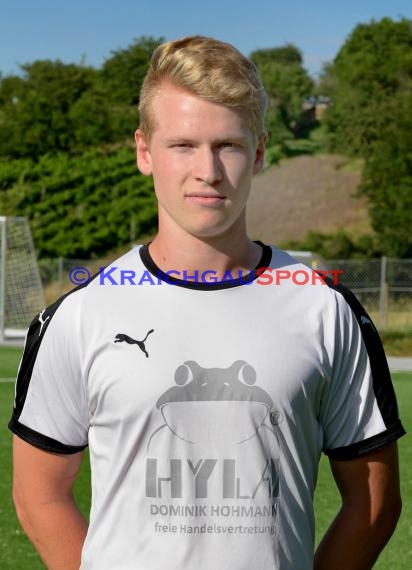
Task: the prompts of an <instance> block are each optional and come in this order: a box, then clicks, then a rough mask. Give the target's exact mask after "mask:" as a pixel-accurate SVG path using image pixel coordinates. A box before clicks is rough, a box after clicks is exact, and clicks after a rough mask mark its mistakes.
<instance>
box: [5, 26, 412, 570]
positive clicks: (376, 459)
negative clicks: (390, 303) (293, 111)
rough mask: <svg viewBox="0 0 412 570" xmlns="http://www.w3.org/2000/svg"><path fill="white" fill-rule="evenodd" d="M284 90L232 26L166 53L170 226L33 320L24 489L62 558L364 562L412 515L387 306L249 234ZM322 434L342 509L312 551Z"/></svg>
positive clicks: (164, 174) (48, 552)
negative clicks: (378, 312)
mask: <svg viewBox="0 0 412 570" xmlns="http://www.w3.org/2000/svg"><path fill="white" fill-rule="evenodd" d="M265 106H266V97H265V93H264V89H263V87H262V85H261V82H260V79H259V77H258V74H257V72H256V69H255V68H254V66H253V64H252V63H251V62H250V61H249V60H247V59H246V58H245V57H243V56H242V55H241V54H240V53H239V52H238V51H237V50H236V49H234V48H233V47H232V46H230V45H227V44H224V43H222V42H219V41H216V40H213V39H210V38H204V37H190V38H184V39H182V40H178V41H175V42H170V43H166V44H164V45H162V46H160V47H159V48H158V49H157V50H156V52H155V53H154V55H153V58H152V62H151V67H150V69H149V71H148V74H147V76H146V79H145V82H144V85H143V88H142V92H141V100H140V112H141V126H140V129H139V130H138V131H137V133H136V143H137V163H138V167H139V169H140V170H141V172H142V173H143V174H145V175H152V176H153V178H154V184H155V191H156V196H157V200H158V207H159V230H158V234H157V235H156V237H155V238H154V240H153V241H152V242H151V243H150V244H149V245H148V246H142V247H140V248H136V249H135V250H133V251H132V252H130V253H128V254H126V255H125V256H123V257H122V258H121V259H120V260H118V261H117V262H116V263H114V264H113V265H112V266H111V267H110V268H108V269H106V270H105V271H104V272H101V273H100V275H98V276H96V277H95V278H94V279H93V280H92V281H90V282H89V283H88V284H87V285H86V286H84V287H80V288H78V289H76V290H74V291H73V292H71V293H69V294H68V295H66V296H65V297H64V298H63V299H60V300H58V301H57V302H56V303H55V304H54V305H52V306H51V307H49V308H48V309H46V311H45V313H43V315H42V322H41V323H40V321H39V319H37V318H36V319H35V320H34V321H33V323H32V326H31V328H30V331H29V334H28V338H27V343H26V349H25V355H24V358H23V361H22V364H21V367H20V371H19V377H18V381H17V391H16V402H15V407H14V411H13V418H12V420H11V422H10V428H11V429H12V431H14V433H15V434H16V437H15V440H14V466H15V467H14V470H15V471H14V499H15V503H16V508H17V513H18V516H19V519H20V521H21V524H22V526H23V528H24V529H25V531H26V532H27V534H28V536H29V537H30V539H31V540H32V541H33V543H34V544H35V546H36V548H37V549H38V551H39V552H40V554H41V556H42V558H43V560H44V562H45V564H46V565H47V567H48V568H50V569H52V570H63V569H64V570H69V569H70V570H74V569H75V568H76V569H77V568H79V565H80V568H81V569H82V570H135V569H137V568H139V569H142V570H157V569H159V568H168V569H169V570H183V569H188V570H189V569H190V570H192V569H194V568H198V569H199V570H212V569H213V570H215V569H216V568H219V569H225V570H246V569H247V570H249V569H252V568H253V569H255V570H273V569H278V570H292V569H293V570H309V569H311V568H313V566H314V567H315V568H316V570H330V569H331V568H333V570H340V569H342V570H343V569H344V570H355V569H356V570H366V569H369V568H371V567H372V565H373V563H374V561H375V560H376V558H377V556H378V554H379V552H380V550H381V549H382V548H383V546H384V545H385V543H386V542H387V540H388V539H389V537H390V535H391V534H392V532H393V530H394V528H395V526H396V523H397V520H398V517H399V513H400V494H399V477H398V460H397V451H396V443H395V441H396V439H397V438H399V437H400V436H401V435H403V433H404V431H403V428H402V425H401V423H400V421H399V418H398V413H397V406H396V400H395V395H394V392H393V389H392V385H391V381H390V377H389V372H388V368H387V364H386V360H385V356H384V353H383V351H382V347H381V344H380V341H379V337H378V335H377V332H376V330H375V328H374V326H373V324H372V322H371V321H370V319H369V317H368V316H367V315H366V313H365V311H364V310H363V308H362V307H361V306H360V305H359V303H358V302H357V301H356V299H354V297H353V296H352V295H351V294H350V293H349V292H347V291H345V290H344V289H342V288H339V287H338V286H335V285H333V283H331V282H327V283H325V282H323V281H322V280H321V279H319V278H317V276H316V275H315V274H314V273H312V272H311V271H310V270H309V269H307V268H305V267H304V266H302V265H300V264H299V263H298V262H296V261H295V260H294V259H292V258H290V257H289V256H288V255H286V254H285V253H283V252H281V251H279V250H277V249H276V248H274V247H273V248H271V247H268V246H266V245H263V244H262V243H260V242H253V241H251V240H250V239H249V238H248V236H247V232H246V224H245V208H246V202H247V198H248V194H249V190H250V184H251V178H252V176H253V174H255V173H257V172H259V171H260V170H261V168H262V165H263V157H264V145H265V138H266V136H265V131H264V113H265ZM281 272H283V273H281ZM287 272H289V275H290V276H293V273H294V272H299V275H300V276H299V279H293V278H289V279H284V278H283V279H282V280H281V279H280V277H281V276H282V275H283V277H285V275H287ZM296 275H297V273H296ZM302 275H303V276H304V277H307V280H306V279H305V281H307V282H306V284H305V285H299V282H301V281H302ZM87 445H88V446H89V448H90V458H91V469H92V510H91V516H90V524H89V525H88V524H87V523H86V522H85V520H84V519H83V517H82V516H81V514H80V512H79V511H78V509H77V507H76V505H75V503H74V501H73V497H72V487H73V482H74V480H75V478H76V475H77V473H78V470H79V466H80V461H81V456H82V450H83V449H84V448H85V447H86V446H87ZM322 451H323V452H325V453H326V454H327V455H328V456H329V458H330V463H331V467H332V473H333V476H334V478H335V481H336V484H337V486H338V488H339V491H340V493H341V495H342V507H341V509H340V510H339V512H338V513H337V516H336V518H335V520H334V521H333V523H332V524H331V527H330V529H329V531H328V532H327V534H326V536H325V537H324V539H323V541H322V543H321V545H320V547H319V549H318V551H317V553H316V557H315V560H314V554H313V541H314V528H313V527H314V523H313V506H312V499H313V492H314V488H315V484H316V477H317V469H318V462H319V457H320V454H321V452H322Z"/></svg>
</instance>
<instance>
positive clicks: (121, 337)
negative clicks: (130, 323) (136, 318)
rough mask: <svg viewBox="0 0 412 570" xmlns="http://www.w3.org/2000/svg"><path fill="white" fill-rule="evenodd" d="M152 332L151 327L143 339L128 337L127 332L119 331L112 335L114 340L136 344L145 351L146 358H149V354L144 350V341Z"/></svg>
mask: <svg viewBox="0 0 412 570" xmlns="http://www.w3.org/2000/svg"><path fill="white" fill-rule="evenodd" d="M152 332H154V329H151V330H150V331H149V332H148V333H147V335H146V336H145V337H144V339H143V340H135V339H134V338H132V337H130V336H129V335H127V334H123V333H119V334H117V335H116V336H115V337H114V342H127V344H137V346H138V347H139V348H140V350H141V351H142V352H144V353H145V355H146V358H149V354H148V352H147V350H146V347H145V344H144V343H145V342H146V339H147V337H148V336H149V334H151V333H152Z"/></svg>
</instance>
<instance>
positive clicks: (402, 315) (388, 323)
mask: <svg viewBox="0 0 412 570" xmlns="http://www.w3.org/2000/svg"><path fill="white" fill-rule="evenodd" d="M327 265H328V267H329V268H331V269H339V270H341V271H343V273H342V274H341V275H340V276H339V282H340V283H342V284H343V285H345V286H346V287H349V289H351V290H352V291H353V293H355V295H356V296H357V297H358V299H359V300H360V302H361V303H362V304H363V305H364V306H365V308H366V309H367V311H368V312H369V314H370V315H371V317H372V319H373V320H374V321H375V323H376V325H377V326H378V327H379V328H380V329H412V259H393V258H388V257H382V258H381V259H369V260H356V259H351V260H341V259H339V260H328V261H327Z"/></svg>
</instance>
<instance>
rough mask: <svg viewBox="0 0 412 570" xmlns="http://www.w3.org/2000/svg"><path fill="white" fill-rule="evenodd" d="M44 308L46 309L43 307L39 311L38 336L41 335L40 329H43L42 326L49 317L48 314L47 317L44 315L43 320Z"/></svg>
mask: <svg viewBox="0 0 412 570" xmlns="http://www.w3.org/2000/svg"><path fill="white" fill-rule="evenodd" d="M45 310H46V309H43V310H42V311H40V313H39V323H40V330H39V336H40V335H41V331H42V330H43V327H44V325H45V323H46V321H48V320H49V319H50V315H49V316H48V317H46V318H45V319H44V320H43V315H44V311H45Z"/></svg>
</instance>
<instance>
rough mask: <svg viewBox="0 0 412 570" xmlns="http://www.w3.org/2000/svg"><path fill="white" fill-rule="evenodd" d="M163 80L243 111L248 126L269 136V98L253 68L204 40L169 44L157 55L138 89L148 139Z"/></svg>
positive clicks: (237, 55) (223, 46)
mask: <svg viewBox="0 0 412 570" xmlns="http://www.w3.org/2000/svg"><path fill="white" fill-rule="evenodd" d="M163 81H170V82H171V83H173V84H174V85H176V86H178V87H181V88H182V89H186V90H187V91H189V92H191V93H193V94H194V95H196V96H198V97H201V98H202V99H205V100H207V101H211V102H213V103H219V104H223V105H227V106H229V107H233V108H237V109H245V110H246V111H248V115H249V127H250V129H251V130H252V132H253V133H254V134H255V135H256V136H257V137H259V136H260V135H261V134H263V133H264V132H265V127H264V121H265V113H266V107H267V95H266V92H265V89H264V87H263V84H262V81H261V79H260V77H259V73H258V71H257V69H256V66H255V64H254V63H253V62H252V61H250V60H249V59H248V58H246V57H245V56H244V55H242V54H241V53H240V51H238V50H237V49H236V48H235V47H233V46H232V45H230V44H227V43H225V42H221V41H219V40H215V39H213V38H208V37H205V36H188V37H184V38H181V39H179V40H175V41H171V42H166V43H164V44H162V45H160V46H158V47H157V48H156V50H155V51H154V53H153V55H152V58H151V61H150V65H149V69H148V71H147V73H146V77H145V79H144V81H143V85H142V88H141V91H140V100H139V111H140V129H141V130H142V132H143V134H144V135H145V137H146V138H147V139H148V140H150V136H151V134H152V133H153V130H154V128H155V117H154V116H153V112H152V105H151V103H152V100H153V98H154V96H155V95H156V92H157V90H158V89H159V86H160V84H161V83H162V82H163Z"/></svg>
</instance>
